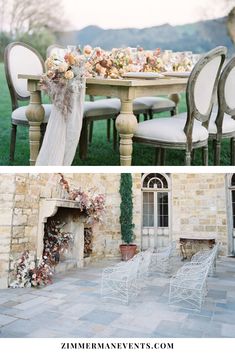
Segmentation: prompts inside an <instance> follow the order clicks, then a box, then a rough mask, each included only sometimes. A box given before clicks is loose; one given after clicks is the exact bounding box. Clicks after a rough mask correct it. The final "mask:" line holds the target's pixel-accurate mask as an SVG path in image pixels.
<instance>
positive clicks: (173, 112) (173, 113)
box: [171, 108, 176, 116]
mask: <svg viewBox="0 0 235 353" xmlns="http://www.w3.org/2000/svg"><path fill="white" fill-rule="evenodd" d="M174 115H176V108H173V109H172V110H171V116H174Z"/></svg>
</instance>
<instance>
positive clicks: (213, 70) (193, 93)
mask: <svg viewBox="0 0 235 353" xmlns="http://www.w3.org/2000/svg"><path fill="white" fill-rule="evenodd" d="M226 52H227V49H226V48H225V47H217V48H215V49H213V50H211V51H209V52H208V53H207V54H205V55H203V56H202V57H201V58H200V59H199V61H198V62H197V63H196V65H195V66H194V68H193V70H192V72H191V74H190V77H189V79H188V83H187V89H186V103H187V112H186V113H183V114H177V115H176V116H175V117H174V118H158V119H153V120H148V121H144V122H141V123H139V124H138V126H137V129H136V131H135V134H134V141H135V142H139V143H143V144H147V145H152V146H154V147H156V148H157V151H158V162H160V161H162V162H164V161H163V159H164V158H163V157H164V153H163V152H164V151H165V149H180V150H185V164H186V165H190V164H191V153H192V151H193V150H194V149H196V148H202V149H203V164H205V165H207V164H208V137H209V134H208V130H207V128H208V124H209V118H210V114H211V110H212V104H213V98H214V95H215V93H216V89H217V84H218V79H219V74H220V71H221V68H222V65H223V62H224V60H225V56H226ZM160 157H161V158H160Z"/></svg>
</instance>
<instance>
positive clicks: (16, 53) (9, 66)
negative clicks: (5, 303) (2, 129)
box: [4, 42, 51, 161]
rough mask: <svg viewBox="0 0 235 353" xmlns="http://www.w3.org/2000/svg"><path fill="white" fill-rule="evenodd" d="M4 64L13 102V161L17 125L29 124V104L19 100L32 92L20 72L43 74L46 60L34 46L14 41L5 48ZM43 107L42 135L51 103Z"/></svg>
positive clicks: (26, 98)
mask: <svg viewBox="0 0 235 353" xmlns="http://www.w3.org/2000/svg"><path fill="white" fill-rule="evenodd" d="M4 64H5V74H6V79H7V84H8V88H9V91H10V95H11V104H12V114H11V124H12V125H11V126H12V128H11V142H10V160H11V161H13V160H14V155H15V145H16V134H17V126H19V125H21V126H25V127H28V126H29V124H28V120H27V117H26V109H27V106H20V105H19V101H27V100H29V97H30V94H29V91H28V89H27V80H23V79H19V78H18V74H32V75H41V74H42V73H43V72H44V61H43V59H42V57H41V56H40V54H39V53H38V52H37V51H36V50H35V49H34V48H32V47H30V46H29V45H27V44H25V43H21V42H14V43H11V44H9V45H8V46H7V47H6V49H5V54H4ZM43 107H44V110H45V117H44V121H43V123H42V125H41V132H42V135H43V132H44V131H45V126H46V124H47V122H48V118H49V116H50V112H51V105H50V104H43Z"/></svg>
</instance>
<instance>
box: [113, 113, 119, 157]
mask: <svg viewBox="0 0 235 353" xmlns="http://www.w3.org/2000/svg"><path fill="white" fill-rule="evenodd" d="M117 137H118V134H117V129H116V119H113V149H114V151H116V150H117Z"/></svg>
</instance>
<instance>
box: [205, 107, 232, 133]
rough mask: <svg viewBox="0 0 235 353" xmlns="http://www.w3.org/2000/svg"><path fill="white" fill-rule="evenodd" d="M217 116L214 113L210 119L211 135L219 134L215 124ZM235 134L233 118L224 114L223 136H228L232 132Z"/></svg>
mask: <svg viewBox="0 0 235 353" xmlns="http://www.w3.org/2000/svg"><path fill="white" fill-rule="evenodd" d="M216 116H217V114H216V113H215V112H212V114H211V117H210V123H209V129H208V130H209V134H216V133H217V126H216V124H215V119H216ZM233 131H234V133H235V120H234V119H232V118H231V116H230V115H228V114H224V119H223V125H222V134H227V133H230V132H233Z"/></svg>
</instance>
